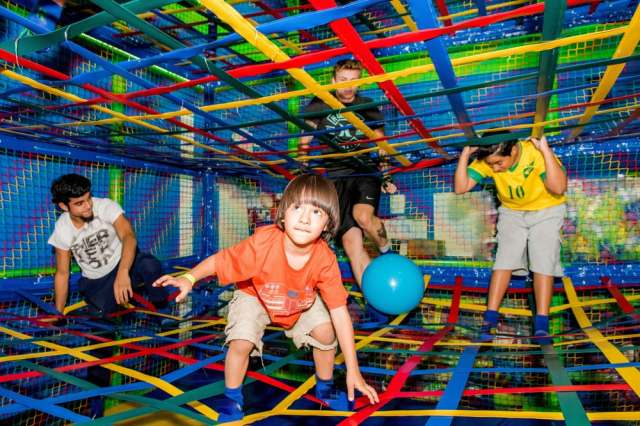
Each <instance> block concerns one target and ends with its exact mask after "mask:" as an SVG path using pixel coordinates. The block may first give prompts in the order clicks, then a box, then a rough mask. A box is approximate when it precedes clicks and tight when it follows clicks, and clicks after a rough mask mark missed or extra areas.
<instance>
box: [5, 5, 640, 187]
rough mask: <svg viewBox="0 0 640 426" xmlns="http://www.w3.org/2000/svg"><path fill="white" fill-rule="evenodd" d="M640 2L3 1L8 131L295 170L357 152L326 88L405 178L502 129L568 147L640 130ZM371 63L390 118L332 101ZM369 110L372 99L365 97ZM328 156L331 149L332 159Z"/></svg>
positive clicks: (221, 166) (166, 156)
mask: <svg viewBox="0 0 640 426" xmlns="http://www.w3.org/2000/svg"><path fill="white" fill-rule="evenodd" d="M637 3H638V2H637V1H626V0H625V1H603V2H599V1H585V0H569V1H567V2H562V1H559V0H550V1H547V2H545V3H541V2H539V3H535V2H531V1H526V0H525V1H522V0H515V1H508V2H486V1H485V0H477V1H476V2H470V1H451V2H445V1H443V0H438V1H436V2H435V4H433V5H432V4H431V3H430V2H419V1H416V0H407V1H404V2H403V1H400V0H390V1H389V0H358V1H354V2H348V3H347V2H341V3H336V2H335V1H333V0H312V1H311V2H309V3H306V2H299V1H297V0H288V1H276V0H265V1H227V2H225V1H222V0H204V1H200V2H196V1H184V2H177V3H176V2H171V1H167V0H152V1H149V0H144V1H142V0H134V1H130V2H125V3H117V2H114V1H112V0H95V1H93V2H84V1H77V0H76V1H66V2H64V3H62V4H58V3H53V2H33V1H17V2H16V1H13V2H7V1H3V2H2V5H1V7H0V13H1V14H2V27H0V32H2V40H3V41H2V43H1V44H0V59H1V60H2V65H3V69H2V71H1V72H0V74H1V77H0V93H1V96H0V117H1V118H2V120H1V121H0V133H1V135H4V137H5V138H13V139H28V140H31V141H33V140H36V141H43V142H47V143H48V144H53V145H59V146H62V147H73V148H81V149H87V150H91V151H94V152H97V153H110V154H117V155H121V156H124V157H132V158H145V159H150V160H154V161H156V162H165V163H171V164H174V165H180V166H182V167H187V168H194V169H198V168H200V169H202V168H212V169H216V170H217V171H220V172H222V173H229V174H247V173H256V172H266V173H269V174H273V175H282V176H291V175H292V174H293V173H295V172H296V171H297V170H298V169H299V168H300V167H301V164H302V162H306V161H308V160H309V159H314V158H315V159H319V160H322V159H324V158H329V157H330V156H336V155H344V154H337V153H335V150H334V148H335V147H331V146H329V145H328V144H327V143H325V142H323V141H325V140H326V138H324V139H323V136H324V135H323V134H322V132H315V133H314V134H315V135H316V137H317V139H318V140H319V143H318V144H317V145H314V146H312V147H311V149H309V150H308V151H305V152H299V151H298V149H297V142H298V138H299V136H301V135H303V134H305V133H309V132H311V131H312V130H313V129H311V128H310V127H309V126H308V125H306V124H305V121H304V119H305V114H304V113H303V110H304V106H305V105H306V104H307V103H308V102H309V100H310V99H311V97H313V96H318V97H320V98H321V99H322V100H323V101H324V102H325V103H326V104H327V105H329V107H331V108H333V109H340V110H342V111H343V114H344V117H345V118H346V119H347V121H348V122H349V123H350V125H352V126H354V127H356V128H357V129H358V130H360V131H362V132H363V133H364V134H365V135H366V136H367V137H368V138H369V139H371V138H374V140H365V141H364V142H362V143H361V144H360V145H359V147H358V148H359V149H358V150H356V151H355V152H352V153H350V154H348V155H349V156H357V157H359V158H361V159H364V161H371V160H369V157H370V153H371V152H372V151H376V150H377V148H381V149H382V150H384V151H386V152H387V153H388V154H390V155H391V158H393V163H394V164H393V165H394V166H395V167H397V171H402V170H408V169H411V168H415V167H417V166H424V165H432V164H437V163H438V161H441V160H443V159H446V158H447V157H448V156H449V155H451V154H454V153H455V152H457V150H458V149H459V146H460V144H464V143H469V142H472V141H473V140H474V139H475V138H477V137H478V136H479V135H480V134H482V132H483V131H486V130H488V129H504V128H507V129H511V130H513V131H516V132H518V134H519V135H522V136H527V135H530V134H533V135H539V134H540V133H541V132H544V133H545V134H547V135H549V137H550V139H551V140H552V142H553V143H556V144H560V143H562V144H566V143H575V142H583V141H591V140H601V139H604V138H607V139H611V138H620V137H626V138H633V137H634V136H635V135H636V133H637V131H638V124H637V123H635V122H634V119H635V118H636V117H637V115H638V111H639V110H638V90H640V89H639V88H638V85H639V84H640V80H639V79H638V78H637V73H638V61H637V59H638V58H637V44H638V39H639V38H640V33H639V32H638V31H633V29H634V28H638V27H639V26H640V11H638V6H637ZM345 58H356V59H358V60H360V61H361V62H362V64H363V65H364V68H365V70H366V72H365V73H364V74H363V76H362V78H361V79H359V80H357V81H356V82H355V84H356V85H358V86H359V88H360V91H361V93H363V94H365V95H366V96H368V97H370V98H371V99H372V102H371V103H370V104H369V106H371V105H375V106H378V107H379V108H380V109H381V110H382V112H383V114H384V117H385V121H384V129H385V134H386V135H387V139H386V140H379V139H378V140H376V139H375V135H374V133H373V132H372V130H371V129H372V127H371V126H375V125H376V123H370V122H369V123H367V122H363V121H362V120H360V119H359V118H358V117H357V116H356V115H355V114H354V113H357V109H354V107H353V106H352V107H350V108H346V109H345V108H344V105H342V104H341V103H340V101H338V99H337V98H335V96H334V95H332V92H331V91H332V90H333V89H335V88H338V87H340V85H339V84H332V83H331V67H332V66H333V64H334V63H335V62H336V61H337V60H339V59H345ZM360 107H362V106H360ZM328 156H329V157H328Z"/></svg>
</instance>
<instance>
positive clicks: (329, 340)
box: [311, 323, 336, 346]
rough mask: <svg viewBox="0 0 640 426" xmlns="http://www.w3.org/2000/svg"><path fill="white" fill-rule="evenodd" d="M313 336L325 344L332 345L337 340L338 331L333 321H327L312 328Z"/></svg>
mask: <svg viewBox="0 0 640 426" xmlns="http://www.w3.org/2000/svg"><path fill="white" fill-rule="evenodd" d="M311 337H313V338H314V339H316V340H317V341H318V342H319V343H321V344H323V345H326V346H330V345H332V344H333V343H334V342H335V340H336V333H335V331H334V330H333V325H331V323H325V324H321V325H319V326H317V327H316V328H314V329H313V330H311Z"/></svg>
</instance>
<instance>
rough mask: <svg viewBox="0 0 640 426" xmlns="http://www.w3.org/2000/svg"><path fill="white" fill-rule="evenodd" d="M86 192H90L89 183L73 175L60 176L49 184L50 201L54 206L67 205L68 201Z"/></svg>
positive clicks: (81, 177)
mask: <svg viewBox="0 0 640 426" xmlns="http://www.w3.org/2000/svg"><path fill="white" fill-rule="evenodd" d="M87 192H91V181H90V180H89V179H87V178H86V177H84V176H81V175H78V174H75V173H70V174H68V175H62V176H60V177H59V178H58V179H56V180H54V181H53V183H52V184H51V200H52V201H53V202H54V203H55V204H58V203H63V204H69V199H71V198H78V197H82V196H83V195H84V194H86V193H87Z"/></svg>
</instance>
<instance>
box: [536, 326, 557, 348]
mask: <svg viewBox="0 0 640 426" xmlns="http://www.w3.org/2000/svg"><path fill="white" fill-rule="evenodd" d="M535 337H536V339H535V341H536V343H538V344H539V345H551V344H553V339H552V338H551V335H550V334H549V332H548V331H547V330H536V332H535Z"/></svg>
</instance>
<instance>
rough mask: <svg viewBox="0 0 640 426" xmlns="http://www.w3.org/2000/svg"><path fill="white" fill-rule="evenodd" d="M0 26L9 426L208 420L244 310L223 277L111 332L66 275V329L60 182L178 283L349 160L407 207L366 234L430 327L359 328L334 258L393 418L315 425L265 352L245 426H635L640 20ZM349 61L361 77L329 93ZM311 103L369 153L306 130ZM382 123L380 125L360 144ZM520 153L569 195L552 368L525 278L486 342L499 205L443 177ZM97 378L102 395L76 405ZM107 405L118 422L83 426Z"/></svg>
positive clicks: (193, 10) (110, 11)
mask: <svg viewBox="0 0 640 426" xmlns="http://www.w3.org/2000/svg"><path fill="white" fill-rule="evenodd" d="M0 15H1V20H0V233H1V235H2V236H1V237H0V241H1V243H0V253H1V261H0V262H1V263H0V274H1V278H2V279H1V280H0V286H1V291H0V339H1V346H0V348H1V350H0V424H3V425H4V424H6V425H15V426H27V425H29V426H30V425H37V426H39V425H63V424H92V425H96V426H100V425H110V424H120V425H168V424H171V425H201V424H215V423H216V420H217V418H218V413H217V412H216V411H215V405H214V404H213V403H212V401H213V400H214V399H215V398H216V397H218V396H220V395H221V394H222V392H223V390H224V376H223V368H224V356H225V348H224V347H223V342H224V333H223V329H224V326H225V313H226V311H227V303H228V302H229V300H230V298H231V294H232V289H230V287H222V286H219V285H218V284H217V282H216V280H215V279H211V280H209V281H205V282H202V283H200V284H199V285H198V286H197V287H196V288H195V290H194V292H193V293H192V294H191V295H190V296H189V298H188V299H187V301H186V302H185V303H181V304H176V303H173V302H170V304H169V308H168V309H167V310H164V311H158V310H157V309H156V308H155V307H154V306H153V305H151V304H149V303H148V302H147V301H146V300H145V298H144V297H143V296H140V295H136V296H135V298H134V299H135V300H133V301H132V303H130V304H129V305H128V306H127V307H123V308H122V310H121V311H118V312H117V313H116V314H113V315H111V316H110V317H109V318H108V319H107V320H104V319H102V318H96V317H94V316H93V315H92V314H91V312H90V311H88V310H87V309H86V304H85V303H84V302H83V301H82V299H81V297H80V295H79V293H78V290H77V287H76V286H75V284H74V283H75V282H76V280H77V279H78V277H79V269H78V267H77V266H75V264H74V267H73V269H72V279H71V283H72V285H71V290H70V296H69V297H70V300H69V302H68V303H67V308H66V310H65V312H64V313H65V316H64V317H61V316H60V314H59V313H58V312H57V311H56V308H55V305H54V303H53V273H54V271H55V264H56V263H55V257H54V254H53V251H52V247H51V246H50V245H48V244H47V239H48V238H49V235H51V233H52V231H53V227H54V224H55V221H56V219H57V217H58V215H59V214H60V211H59V210H58V209H57V208H56V206H55V205H54V204H53V203H52V201H51V194H50V191H49V190H50V185H51V182H52V181H53V180H54V179H56V178H57V177H59V176H60V175H63V174H67V173H78V174H81V175H84V176H86V177H88V178H89V179H90V180H91V181H92V183H93V195H94V196H96V197H108V198H111V199H113V200H116V201H117V202H119V203H120V204H121V205H122V206H123V209H124V210H125V212H126V215H127V217H128V218H129V220H130V221H131V223H132V224H133V228H134V230H135V233H136V236H137V240H138V245H139V246H140V248H141V249H142V250H144V251H146V252H150V253H152V254H153V255H155V256H156V257H157V258H159V259H160V260H161V261H162V263H163V267H164V270H165V272H167V273H176V274H179V273H181V271H184V270H186V269H188V268H190V267H192V266H193V265H195V264H196V263H197V262H198V261H199V260H201V259H203V258H205V257H206V256H208V255H210V254H212V253H215V252H216V251H217V250H218V249H221V248H225V247H229V246H230V245H233V244H235V243H237V242H239V241H240V240H242V239H244V238H246V237H248V236H249V235H251V234H252V233H253V231H254V230H255V229H256V227H259V226H262V225H266V224H271V223H273V219H274V216H275V212H276V208H277V205H278V202H279V200H280V197H281V196H282V192H283V189H284V187H285V186H286V184H287V182H288V181H289V180H290V179H292V178H293V177H294V176H296V175H298V174H300V173H301V172H311V173H321V172H322V170H321V166H322V165H323V163H324V162H325V161H329V160H336V159H339V160H340V161H345V162H357V163H358V164H360V165H365V166H371V167H370V168H371V170H372V172H371V173H372V174H375V173H377V172H376V171H375V169H374V166H375V164H377V162H378V161H379V156H380V154H379V152H380V151H384V152H385V153H386V155H387V158H388V159H389V161H390V166H391V170H390V173H391V174H392V176H393V178H394V181H395V184H396V185H397V187H398V191H397V192H396V193H395V194H392V195H386V194H385V195H383V196H382V198H381V201H380V207H379V210H378V212H379V215H380V217H381V218H382V219H383V220H384V222H385V224H386V229H387V232H388V235H389V238H390V239H391V243H392V248H393V250H394V251H395V252H397V253H399V254H401V255H403V256H405V257H406V258H408V259H411V260H412V261H413V263H414V264H415V265H417V267H419V270H420V272H421V273H422V274H423V279H424V284H425V290H424V294H423V295H422V298H421V300H420V302H419V305H418V306H417V307H416V308H415V309H413V310H411V311H410V312H408V313H404V314H399V315H391V316H389V317H385V316H381V315H379V314H375V313H374V311H371V310H370V309H366V307H365V303H364V301H363V297H362V294H361V293H360V291H359V288H358V286H357V285H356V284H355V282H354V280H353V278H352V274H351V269H350V266H349V262H348V259H347V258H346V256H345V254H344V251H343V250H342V248H341V247H340V246H339V245H336V246H335V251H336V253H337V256H338V260H339V261H340V268H341V272H342V274H343V278H344V283H345V286H347V288H348V289H349V290H350V298H349V312H350V313H351V317H352V319H353V322H354V327H355V333H356V347H357V350H358V360H359V364H360V367H361V369H362V372H363V375H364V376H365V378H366V380H367V382H368V383H370V384H372V385H373V386H374V387H375V388H376V390H377V391H378V393H379V394H380V397H381V402H380V403H379V404H376V405H370V404H369V402H368V401H365V399H363V398H357V399H356V403H355V408H354V410H353V411H334V410H331V409H329V408H327V407H326V406H323V404H321V403H320V401H319V400H317V399H316V398H315V397H314V393H313V389H314V385H315V376H314V369H313V362H312V355H311V352H310V351H308V350H296V348H295V347H294V346H293V344H292V343H291V341H290V340H289V339H287V338H286V337H285V336H284V333H283V330H282V329H279V328H277V327H270V328H268V330H267V332H266V334H265V338H264V342H265V353H264V356H263V357H262V360H260V358H257V359H255V360H252V362H251V363H250V366H249V373H248V376H247V378H246V380H245V385H244V395H245V413H246V414H245V418H244V420H243V421H242V423H243V424H248V423H252V424H264V425H279V426H281V425H330V424H341V425H342V424H345V425H347V424H348V425H356V424H371V425H427V426H436V425H437V426H446V425H471V424H473V425H474V426H476V425H515V426H518V425H560V424H568V425H575V426H583V425H589V424H594V425H640V174H639V172H640V120H638V118H639V117H640V62H639V60H640V48H639V47H638V43H639V41H640V5H639V3H638V0H545V1H541V0H537V1H536V0H491V1H487V0H420V1H418V0H356V1H338V2H336V1H334V0H309V1H308V2H307V1H301V0H227V1H224V0H199V1H197V0H183V1H177V2H176V0H91V1H89V0H0ZM350 58H355V59H357V60H359V61H360V62H361V63H362V65H363V67H364V70H365V72H364V73H363V75H362V78H360V79H358V80H356V81H354V82H347V83H340V82H338V83H333V82H332V81H331V73H332V67H333V65H334V64H335V63H336V62H337V61H338V60H341V59H350ZM348 85H353V86H357V87H359V93H361V94H363V95H365V96H367V97H369V98H371V99H372V101H371V102H369V103H367V104H360V105H354V106H350V107H345V106H344V105H343V104H342V103H340V101H338V99H336V98H335V97H334V96H333V95H332V93H333V92H332V91H333V90H335V89H337V88H342V87H346V86H348ZM313 96H317V97H319V98H321V99H323V100H324V101H325V103H326V104H327V105H328V106H329V107H330V108H331V109H333V110H336V111H339V112H340V113H341V114H342V116H343V117H344V129H353V128H355V129H356V130H357V131H358V132H359V133H360V134H361V135H362V138H363V139H362V140H359V141H356V142H349V143H348V144H351V145H354V144H355V145H357V149H355V150H353V149H350V150H346V149H343V148H344V147H341V146H336V145H335V143H334V142H332V140H331V139H330V138H329V137H327V131H323V130H316V129H315V128H313V127H311V126H310V125H309V124H308V122H307V121H306V119H309V118H310V115H309V113H305V112H304V107H305V105H306V104H307V103H308V102H309V101H310V99H311V98H312V97H313ZM371 107H378V108H379V109H380V110H381V112H382V113H383V116H384V121H383V122H382V123H380V122H377V123H375V122H366V121H363V120H362V119H360V118H359V115H358V114H357V112H358V110H362V109H363V108H371ZM381 124H383V125H384V132H385V135H386V137H385V138H379V137H378V138H377V137H376V136H375V134H374V132H373V130H372V128H375V127H380V125H381ZM505 129H506V130H510V131H511V132H512V133H513V134H515V135H517V136H518V137H519V138H522V139H524V138H526V137H528V136H532V135H533V136H536V137H539V136H540V135H542V134H544V135H546V136H547V138H548V140H549V143H550V145H551V146H552V148H553V150H554V152H555V153H556V154H557V155H558V157H559V158H560V159H561V161H562V163H563V165H564V167H565V168H566V171H567V174H568V179H569V183H568V191H567V215H566V218H565V222H564V227H563V230H562V234H563V239H562V250H561V259H562V264H563V267H564V273H565V276H564V277H563V278H562V279H558V280H557V281H556V283H555V287H554V293H553V297H552V306H551V311H550V326H551V332H552V342H551V343H550V344H541V343H540V342H538V341H537V340H536V339H534V338H531V334H532V331H531V321H532V315H533V314H532V313H535V304H534V302H533V292H532V285H531V281H530V279H526V278H517V277H514V278H513V279H512V283H511V286H510V288H509V290H508V293H507V295H506V297H505V300H504V302H503V304H502V306H501V310H500V312H501V317H500V322H499V325H498V330H497V334H496V336H495V339H493V340H490V341H478V339H476V336H477V334H478V330H479V328H480V326H481V324H482V315H483V311H484V310H485V306H486V295H487V289H488V284H489V279H490V276H491V266H492V259H493V256H494V253H495V246H496V244H495V243H496V239H495V232H496V229H495V228H496V215H497V211H496V209H497V206H498V204H497V202H496V201H497V200H496V192H495V186H494V184H493V182H492V181H491V180H488V181H485V182H483V183H482V185H478V187H476V188H475V189H474V190H473V191H472V192H470V193H467V194H465V195H455V193H454V191H453V175H454V170H455V167H456V161H457V158H458V155H459V154H460V151H461V149H462V147H463V146H465V145H469V144H473V142H474V141H476V142H477V141H478V138H479V137H480V136H481V135H482V133H483V132H485V131H487V130H493V131H495V130H505ZM305 135H307V136H308V135H314V136H315V141H314V143H313V144H311V145H310V146H308V147H299V146H298V145H299V141H300V137H301V136H305ZM368 244H369V243H368ZM367 249H368V250H369V249H371V250H370V252H371V254H372V255H373V256H376V255H377V251H376V249H375V247H374V246H373V245H371V246H367ZM336 362H337V369H336V381H337V383H341V384H342V385H344V371H345V370H344V365H343V359H342V358H341V357H340V355H338V357H337V358H336ZM96 366H99V367H100V368H102V369H105V370H109V371H110V372H111V385H110V386H107V387H104V386H96V385H95V384H94V383H92V382H91V381H90V380H88V377H87V371H88V368H89V367H96ZM96 398H101V399H102V400H104V401H105V403H106V407H107V409H106V411H105V414H104V416H102V417H99V418H92V415H91V407H90V405H91V401H92V400H95V399H96Z"/></svg>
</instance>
